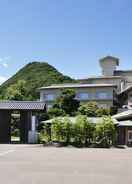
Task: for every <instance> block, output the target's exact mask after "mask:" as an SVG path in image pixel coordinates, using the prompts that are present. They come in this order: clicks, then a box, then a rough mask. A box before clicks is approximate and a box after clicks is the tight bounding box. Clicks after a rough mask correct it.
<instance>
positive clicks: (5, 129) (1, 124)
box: [0, 110, 11, 143]
mask: <svg viewBox="0 0 132 184" xmlns="http://www.w3.org/2000/svg"><path fill="white" fill-rule="evenodd" d="M10 124H11V112H10V111H8V110H0V143H10V142H11V125H10Z"/></svg>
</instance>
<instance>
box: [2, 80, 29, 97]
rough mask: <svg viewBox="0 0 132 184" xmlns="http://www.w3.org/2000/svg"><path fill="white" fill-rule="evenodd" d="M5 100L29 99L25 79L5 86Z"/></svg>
mask: <svg viewBox="0 0 132 184" xmlns="http://www.w3.org/2000/svg"><path fill="white" fill-rule="evenodd" d="M5 99H6V100H29V99H30V95H28V94H27V90H26V81H24V80H19V81H18V82H17V83H16V84H13V85H11V86H10V87H8V88H7V90H6V93H5Z"/></svg>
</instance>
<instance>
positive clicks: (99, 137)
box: [95, 116, 116, 147]
mask: <svg viewBox="0 0 132 184" xmlns="http://www.w3.org/2000/svg"><path fill="white" fill-rule="evenodd" d="M115 136H116V130H115V126H114V123H113V120H112V118H111V117H110V116H106V117H104V118H103V119H102V122H100V123H98V124H97V125H96V129H95V141H96V142H97V143H98V144H99V145H101V146H102V147H109V146H111V145H112V144H114V141H115Z"/></svg>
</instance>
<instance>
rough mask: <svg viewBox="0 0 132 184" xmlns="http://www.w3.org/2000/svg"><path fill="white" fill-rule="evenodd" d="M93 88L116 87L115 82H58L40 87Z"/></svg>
mask: <svg viewBox="0 0 132 184" xmlns="http://www.w3.org/2000/svg"><path fill="white" fill-rule="evenodd" d="M88 87H89V88H92V87H116V85H115V84H80V83H79V84H77V83H73V84H57V85H51V86H47V87H41V88H39V89H40V90H42V89H59V88H88Z"/></svg>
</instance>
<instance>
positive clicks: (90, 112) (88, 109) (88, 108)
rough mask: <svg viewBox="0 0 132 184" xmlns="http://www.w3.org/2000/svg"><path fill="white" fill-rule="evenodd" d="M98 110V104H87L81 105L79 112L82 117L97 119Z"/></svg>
mask: <svg viewBox="0 0 132 184" xmlns="http://www.w3.org/2000/svg"><path fill="white" fill-rule="evenodd" d="M97 109H98V106H97V103H96V102H88V103H86V104H83V105H81V106H80V107H79V109H78V111H79V113H80V114H82V115H86V116H89V117H95V116H96V110H97Z"/></svg>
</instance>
